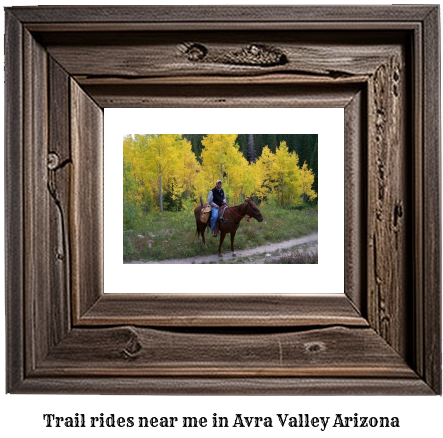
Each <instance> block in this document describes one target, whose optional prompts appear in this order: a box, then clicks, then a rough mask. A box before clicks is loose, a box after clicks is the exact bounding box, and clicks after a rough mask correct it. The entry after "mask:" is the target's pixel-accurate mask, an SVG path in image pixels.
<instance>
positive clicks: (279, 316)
mask: <svg viewBox="0 0 443 438" xmlns="http://www.w3.org/2000/svg"><path fill="white" fill-rule="evenodd" d="M316 309H322V311H321V312H318V311H316ZM116 324H119V325H121V324H126V325H127V324H132V325H137V326H140V325H144V326H163V327H309V326H314V327H322V326H331V325H343V326H346V327H367V326H368V325H367V324H368V323H367V321H366V319H364V318H362V317H361V316H360V315H359V313H358V312H357V311H356V309H355V308H354V307H353V306H352V304H351V303H350V302H349V300H348V299H347V298H346V296H344V294H338V295H337V294H327V295H288V294H281V295H278V294H275V295H253V294H236V295H232V294H231V295H219V294H218V295H209V294H200V295H191V294H182V295H180V294H175V295H172V294H158V295H156V294H147V295H143V294H124V295H122V294H105V295H104V296H102V297H101V298H100V299H99V300H97V302H96V303H95V304H94V305H93V306H92V307H91V308H90V309H88V311H87V312H86V313H84V314H83V315H82V316H81V319H80V320H79V321H78V326H94V325H99V326H104V325H107V326H109V325H116Z"/></svg>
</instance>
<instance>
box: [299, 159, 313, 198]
mask: <svg viewBox="0 0 443 438" xmlns="http://www.w3.org/2000/svg"><path fill="white" fill-rule="evenodd" d="M312 184H314V173H313V172H312V169H308V164H307V163H306V161H305V162H304V164H303V166H302V168H301V172H300V186H301V193H302V195H303V200H304V202H306V198H309V200H310V201H312V200H314V199H315V198H316V197H317V193H315V191H314V190H313V189H312Z"/></svg>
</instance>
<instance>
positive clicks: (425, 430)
mask: <svg viewBox="0 0 443 438" xmlns="http://www.w3.org/2000/svg"><path fill="white" fill-rule="evenodd" d="M33 3H35V2H24V1H21V2H20V1H12V0H11V2H9V3H8V2H3V5H5V6H6V5H14V6H18V5H29V4H33ZM60 3H62V2H60V1H58V2H54V4H60ZM94 3H95V4H111V3H112V1H109V0H105V1H95V2H94ZM131 3H132V4H137V3H141V2H136V1H133V2H131ZM156 3H157V4H163V3H164V2H156ZM188 3H192V4H194V3H195V2H188ZM205 3H209V2H208V1H206V2H203V3H202V4H205ZM218 3H220V4H221V3H223V2H218ZM225 3H227V4H232V3H233V2H232V1H228V2H225ZM241 3H242V4H248V3H249V4H258V3H263V2H261V1H259V0H253V1H247V0H242V2H241ZM265 3H270V1H268V2H265ZM278 3H279V4H296V3H297V2H296V1H292V2H286V1H284V0H279V2H278ZM308 3H311V4H319V3H324V4H325V3H329V2H324V1H322V2H309V1H307V0H304V1H302V2H301V4H308ZM331 3H334V2H331ZM338 3H340V4H351V5H352V4H355V3H357V1H356V0H354V1H350V2H349V1H346V0H340V1H339V2H338ZM364 3H366V4H370V3H373V4H389V2H381V1H376V2H374V1H368V0H366V1H365V2H364ZM45 4H50V2H49V1H46V2H45ZM141 4H148V2H142V3H141ZM3 23H4V20H3V19H2V20H1V26H3ZM0 74H3V70H2V69H0ZM2 97H3V96H2ZM1 107H2V108H3V105H1ZM0 123H1V124H2V126H3V118H0ZM0 156H1V157H3V154H0ZM0 172H3V166H2V165H0ZM0 186H1V187H0V188H1V190H2V191H3V175H0ZM1 199H4V198H3V192H2V193H1ZM1 214H2V223H3V211H2V212H1ZM3 236H4V234H3V233H0V240H1V242H0V243H3ZM0 270H1V276H2V281H1V284H4V264H3V263H1V264H0ZM323 281H324V283H325V284H326V285H327V284H328V279H326V278H325V279H323ZM0 301H1V306H2V309H1V311H0V327H1V330H2V332H3V330H4V324H5V321H4V308H3V306H4V300H0ZM0 356H1V357H2V358H4V357H5V350H4V335H2V336H0ZM0 363H1V365H0V393H1V392H3V391H4V387H5V385H4V373H5V371H4V360H3V359H2V360H1V361H0ZM0 405H1V406H0V407H1V409H0V431H1V435H2V436H4V437H12V436H33V437H45V438H46V437H51V436H53V437H69V436H72V437H74V436H75V437H77V436H79V434H80V433H81V434H82V436H83V437H106V438H109V437H113V436H118V437H120V436H122V434H125V435H124V436H125V437H127V438H129V437H131V436H134V437H147V436H150V437H160V436H163V437H168V438H170V437H192V438H195V437H202V438H203V437H204V438H207V437H208V436H220V437H221V436H223V437H224V436H226V429H209V428H203V429H200V430H183V429H179V428H177V429H175V430H174V429H172V430H166V429H164V430H162V429H149V430H143V429H136V428H132V429H128V430H119V429H118V428H115V429H114V430H112V429H101V430H100V429H82V430H80V431H79V430H76V429H72V430H68V429H64V430H60V429H59V430H57V429H47V428H45V427H44V424H43V420H42V415H43V414H44V413H55V414H57V415H60V416H68V415H74V414H75V413H76V412H79V413H85V414H87V415H89V416H93V415H99V414H100V413H101V412H103V413H105V414H111V413H114V414H115V415H117V416H163V415H175V416H179V417H181V416H186V415H193V416H206V417H208V418H211V417H212V414H213V413H215V412H216V413H217V414H218V415H224V416H228V417H231V418H232V417H233V416H234V415H235V414H236V413H243V414H244V415H261V416H266V415H274V414H276V413H289V414H290V415H294V414H298V413H309V414H311V415H317V416H331V417H333V416H334V415H335V414H336V413H343V414H345V415H349V416H352V415H353V414H354V412H357V413H359V414H361V415H374V416H377V415H388V416H398V417H399V418H400V424H401V428H400V429H333V428H328V429H327V430H326V431H325V432H320V430H319V429H314V428H310V429H292V430H291V429H286V430H284V429H281V430H280V429H278V428H272V429H252V430H248V429H229V430H228V433H229V435H230V436H233V437H254V438H256V437H257V436H258V437H261V436H266V437H271V436H272V437H275V436H277V437H294V436H297V437H298V436H300V437H304V436H306V437H308V436H329V437H340V438H343V437H356V436H357V437H360V436H361V437H363V436H367V437H373V436H377V437H380V438H381V437H399V438H400V437H401V438H404V437H405V436H409V434H411V435H413V434H414V435H416V436H426V437H437V436H441V433H442V431H443V428H442V412H443V402H442V398H441V397H295V396H293V397H191V396H175V397H153V396H65V395H51V396H49V395H0Z"/></svg>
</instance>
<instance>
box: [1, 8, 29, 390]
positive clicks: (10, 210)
mask: <svg viewBox="0 0 443 438" xmlns="http://www.w3.org/2000/svg"><path fill="white" fill-rule="evenodd" d="M22 32H23V30H22V24H21V23H20V22H19V21H18V20H17V19H16V18H15V17H14V16H13V15H12V14H11V13H10V11H6V12H5V211H6V212H7V214H5V299H6V309H7V311H6V324H7V326H8V327H14V329H13V330H12V329H8V330H7V331H6V349H7V351H8V354H7V356H6V386H7V388H8V389H9V390H12V389H14V388H18V387H19V386H20V385H21V384H22V382H23V378H24V354H25V349H24V346H23V339H24V324H23V313H22V309H23V302H24V278H23V270H24V266H23V257H24V241H25V238H24V236H23V227H22V225H23V208H24V205H23V204H24V200H23V194H24V193H23V155H24V151H23V148H22V147H21V145H22V143H23V106H22V102H21V96H22V95H23V53H22V51H21V48H22V45H23V40H22Z"/></svg>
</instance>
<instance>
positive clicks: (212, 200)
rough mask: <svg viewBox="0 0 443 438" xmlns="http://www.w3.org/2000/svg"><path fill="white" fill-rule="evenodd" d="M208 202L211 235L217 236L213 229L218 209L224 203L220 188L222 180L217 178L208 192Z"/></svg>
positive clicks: (223, 193) (224, 199) (222, 192)
mask: <svg viewBox="0 0 443 438" xmlns="http://www.w3.org/2000/svg"><path fill="white" fill-rule="evenodd" d="M208 204H209V205H210V206H211V213H212V215H211V232H212V236H213V237H217V231H215V230H214V228H215V224H216V222H217V217H218V210H219V208H220V207H221V206H222V205H228V204H227V203H226V196H225V192H224V191H223V189H222V182H221V180H218V181H217V183H216V185H215V187H214V188H213V189H212V190H211V191H210V192H209V194H208Z"/></svg>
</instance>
